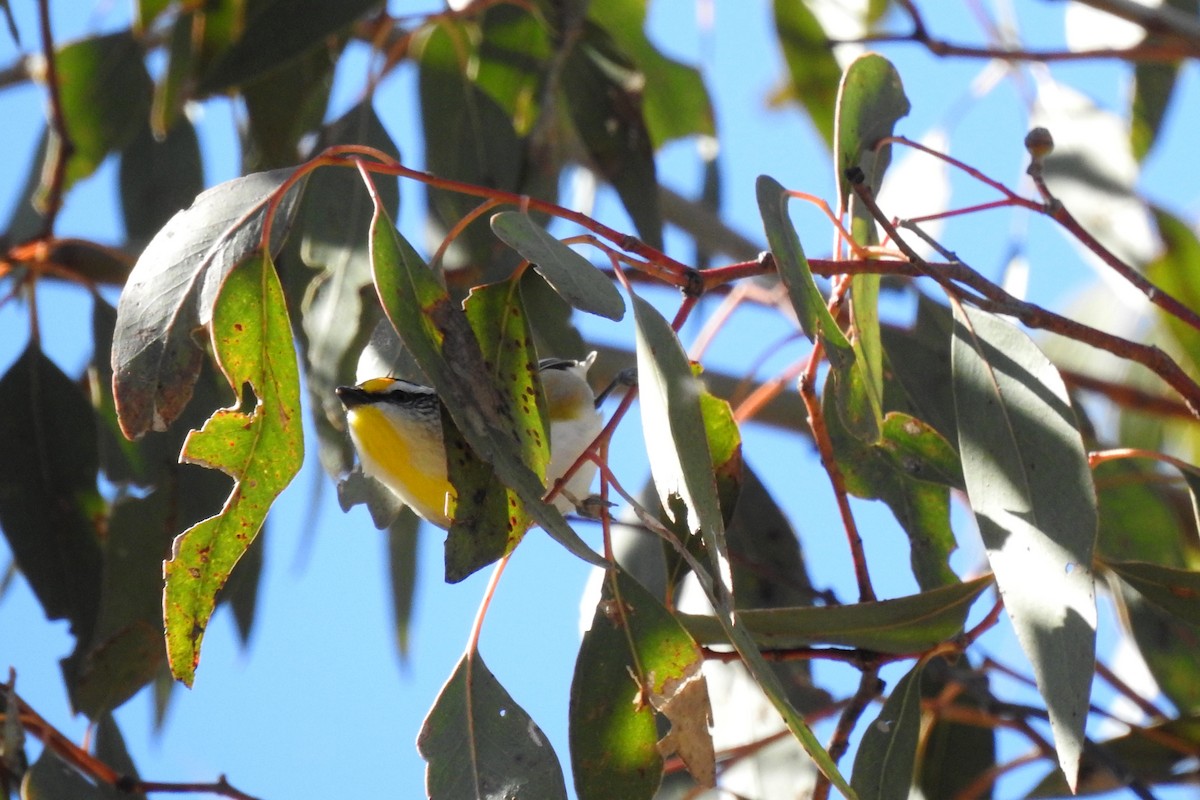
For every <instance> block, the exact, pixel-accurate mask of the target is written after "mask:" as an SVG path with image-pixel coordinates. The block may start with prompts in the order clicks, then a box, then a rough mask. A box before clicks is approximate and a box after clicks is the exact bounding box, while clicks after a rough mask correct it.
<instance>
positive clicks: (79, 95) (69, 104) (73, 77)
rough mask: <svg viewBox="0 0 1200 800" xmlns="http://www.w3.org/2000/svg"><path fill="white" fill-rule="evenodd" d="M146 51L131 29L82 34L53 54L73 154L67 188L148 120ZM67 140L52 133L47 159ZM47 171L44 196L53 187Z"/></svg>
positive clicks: (120, 146) (44, 179) (68, 167)
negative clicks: (80, 37)
mask: <svg viewBox="0 0 1200 800" xmlns="http://www.w3.org/2000/svg"><path fill="white" fill-rule="evenodd" d="M144 57H145V54H144V53H143V52H142V47H141V45H140V44H139V43H138V42H137V40H135V39H134V38H133V35H132V34H131V33H130V32H129V31H121V32H118V33H110V34H108V35H106V36H97V37H93V38H90V39H82V40H80V41H78V42H73V43H71V44H68V45H65V46H64V47H62V48H61V49H59V51H58V52H57V53H56V54H55V63H56V68H57V70H58V85H59V94H60V102H61V104H62V110H63V118H64V119H65V120H66V127H67V136H68V138H69V139H70V141H71V152H70V158H69V160H68V161H67V172H66V177H65V183H64V186H63V189H64V190H66V189H69V188H70V187H71V186H72V185H73V184H74V183H75V182H76V181H79V180H81V179H83V178H86V177H87V176H88V175H91V174H92V173H93V172H94V171H95V170H96V168H97V167H98V166H100V162H101V161H103V160H104V159H105V157H106V156H107V155H108V154H109V153H111V152H113V151H116V150H120V149H121V148H122V147H124V146H125V144H126V143H127V142H129V140H130V139H132V138H133V137H134V135H135V134H136V133H137V131H138V129H139V128H140V127H141V126H142V125H143V124H144V120H145V119H146V115H147V114H148V113H149V111H150V90H151V84H150V75H149V73H147V72H146V65H145V62H144ZM62 146H63V142H62V141H61V140H60V139H59V138H58V135H57V134H56V133H54V132H51V135H50V145H49V148H48V151H47V163H52V162H53V160H54V159H56V158H58V153H59V152H60V150H61V148H62ZM49 174H50V173H49V171H47V172H46V174H45V175H44V176H43V184H42V193H43V194H42V200H44V199H45V194H44V193H45V192H46V191H47V190H48V189H49V184H48V183H46V181H48V180H49Z"/></svg>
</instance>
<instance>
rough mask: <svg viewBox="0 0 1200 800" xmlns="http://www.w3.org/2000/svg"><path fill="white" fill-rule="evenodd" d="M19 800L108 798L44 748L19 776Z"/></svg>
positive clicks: (55, 754)
mask: <svg viewBox="0 0 1200 800" xmlns="http://www.w3.org/2000/svg"><path fill="white" fill-rule="evenodd" d="M20 796H21V800H63V798H71V800H109V798H108V797H106V796H105V794H104V790H103V789H102V788H101V787H100V786H99V785H97V784H94V783H92V782H91V781H89V780H87V779H86V778H84V777H83V776H82V775H80V774H79V772H78V771H77V770H76V769H75V768H74V767H73V766H71V765H70V764H68V763H67V762H66V761H64V760H63V759H62V758H60V757H59V755H58V753H56V752H54V750H53V749H52V748H49V747H47V748H45V749H44V750H42V754H41V755H40V756H38V759H37V761H34V762H33V764H31V765H30V766H29V769H28V770H27V771H26V772H25V776H24V777H23V778H22V779H21V795H20Z"/></svg>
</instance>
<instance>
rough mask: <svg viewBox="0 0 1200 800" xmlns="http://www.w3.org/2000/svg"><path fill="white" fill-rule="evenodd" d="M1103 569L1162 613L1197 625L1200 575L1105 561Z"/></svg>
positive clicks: (1165, 568)
mask: <svg viewBox="0 0 1200 800" xmlns="http://www.w3.org/2000/svg"><path fill="white" fill-rule="evenodd" d="M1105 566H1107V567H1108V568H1109V569H1111V570H1112V571H1113V572H1115V573H1117V575H1119V576H1120V577H1121V580H1123V581H1125V582H1126V583H1128V584H1129V585H1130V586H1132V587H1133V588H1134V589H1137V591H1138V593H1139V594H1141V595H1142V597H1144V598H1146V599H1147V600H1149V601H1150V602H1151V603H1153V604H1154V605H1156V606H1158V607H1159V608H1161V609H1162V610H1163V611H1166V612H1167V613H1168V614H1174V615H1175V616H1176V617H1179V619H1181V620H1183V621H1184V622H1189V623H1191V624H1192V625H1200V572H1193V571H1192V570H1186V569H1173V568H1171V567H1163V566H1160V565H1158V564H1148V563H1146V562H1144V561H1106V562H1105Z"/></svg>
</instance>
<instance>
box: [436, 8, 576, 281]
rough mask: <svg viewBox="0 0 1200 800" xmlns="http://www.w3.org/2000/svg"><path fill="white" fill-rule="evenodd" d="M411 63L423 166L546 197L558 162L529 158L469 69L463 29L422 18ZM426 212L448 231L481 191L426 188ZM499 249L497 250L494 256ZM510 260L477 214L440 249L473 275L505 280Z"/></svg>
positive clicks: (552, 193)
mask: <svg viewBox="0 0 1200 800" xmlns="http://www.w3.org/2000/svg"><path fill="white" fill-rule="evenodd" d="M413 51H414V53H415V54H416V56H417V58H418V61H419V64H418V70H419V71H418V90H419V92H420V98H421V126H422V132H423V135H424V141H425V168H426V169H427V170H428V171H430V172H432V173H433V174H435V175H439V176H441V177H443V178H453V179H454V180H459V181H463V182H465V183H470V184H474V185H476V186H486V187H490V188H493V189H501V190H505V191H511V192H516V193H518V194H523V195H529V196H530V197H539V198H545V199H549V200H553V199H554V198H555V197H556V196H557V190H558V166H557V164H550V163H548V162H547V159H544V158H541V159H535V158H531V153H530V152H529V146H530V144H529V142H527V141H525V140H523V139H521V138H520V137H519V136H518V135H517V132H516V129H515V128H514V122H513V118H512V116H511V115H510V114H509V112H508V111H507V110H506V109H505V108H504V107H503V106H502V105H501V104H500V103H498V102H497V101H496V100H495V99H494V98H493V97H492V96H491V95H490V94H489V93H488V92H487V91H485V90H484V89H483V88H481V87H480V86H479V85H478V84H476V83H475V82H474V81H473V80H471V78H470V76H469V73H468V71H469V69H470V67H471V65H472V63H473V62H472V59H473V58H475V57H480V58H482V56H481V55H480V54H479V53H478V52H477V51H476V50H475V49H474V48H473V46H472V45H471V44H470V37H469V36H467V33H466V32H465V31H464V30H462V29H461V28H460V27H458V26H456V25H454V24H451V23H449V22H442V23H439V24H437V25H432V26H428V27H427V28H425V29H422V30H421V31H419V32H418V33H417V35H415V36H414V38H413ZM427 197H428V204H429V212H430V217H431V220H432V222H433V223H434V224H435V226H436V229H437V232H438V234H439V235H444V234H446V233H447V232H448V231H450V230H451V229H452V228H453V227H454V226H455V225H457V224H458V223H459V221H460V220H461V219H462V218H463V217H464V216H465V215H466V214H468V213H469V212H470V211H472V210H473V209H474V208H475V207H476V206H478V205H479V203H480V199H479V198H477V197H469V196H467V195H463V194H460V193H458V192H451V191H447V190H444V189H434V188H432V187H431V188H429V189H428V190H427ZM498 255H500V256H503V257H502V258H498ZM515 262H516V258H515V256H514V254H513V253H511V252H510V251H508V250H506V249H504V248H497V247H496V237H495V235H494V234H493V233H492V232H491V230H490V229H489V228H488V226H487V222H486V220H483V219H478V220H476V221H474V222H473V223H471V224H470V225H468V226H467V227H466V228H465V229H464V230H463V231H461V232H460V233H459V234H458V236H457V237H456V238H455V239H454V244H453V246H452V247H451V248H450V249H449V250H448V251H447V252H446V255H445V258H444V265H445V266H446V267H447V268H449V269H456V268H464V267H465V268H469V269H471V271H472V276H473V278H474V280H472V281H471V282H473V283H480V282H486V281H499V280H505V279H506V278H507V277H508V276H509V274H511V272H512V268H513V266H514V264H515Z"/></svg>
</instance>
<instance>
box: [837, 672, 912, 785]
mask: <svg viewBox="0 0 1200 800" xmlns="http://www.w3.org/2000/svg"><path fill="white" fill-rule="evenodd" d="M924 669H925V662H924V661H918V662H917V663H916V665H915V666H914V667H913V668H912V669H911V670H910V671H909V672H908V673H907V674H906V675H905V676H904V677H903V678H901V679H900V682H899V683H897V684H896V688H895V689H893V690H892V693H891V695H890V696H889V697H888V699H887V700H886V701H885V702H884V704H883V708H882V709H881V710H880V711H879V716H878V717H877V718H876V719H875V721H874V722H872V723H871V724H870V725H868V726H867V729H866V732H865V733H863V738H862V742H861V743H860V744H859V746H858V753H857V755H855V757H854V773H853V777H851V779H850V785H851V786H853V787H854V790H855V791H856V792H858V796H859V797H860V798H863V799H864V800H866V799H867V798H872V799H874V800H907V798H908V796H909V792H910V791H911V788H912V783H913V771H914V768H915V762H916V757H917V742H918V740H919V739H920V737H921V673H922V672H923V671H924Z"/></svg>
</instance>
